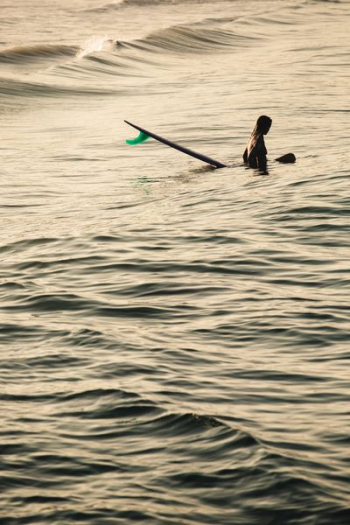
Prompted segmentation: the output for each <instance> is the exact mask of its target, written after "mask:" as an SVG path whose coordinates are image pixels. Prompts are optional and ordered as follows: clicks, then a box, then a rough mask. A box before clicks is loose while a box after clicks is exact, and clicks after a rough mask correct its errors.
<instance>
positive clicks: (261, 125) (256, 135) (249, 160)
mask: <svg viewBox="0 0 350 525" xmlns="http://www.w3.org/2000/svg"><path fill="white" fill-rule="evenodd" d="M271 124H272V119H270V117H267V116H266V115H261V116H260V117H259V118H258V120H257V121H256V124H255V128H254V129H253V131H252V134H251V135H250V139H249V142H248V145H247V147H246V149H245V151H244V153H243V160H244V162H245V163H246V164H248V166H249V167H250V168H257V169H259V171H261V172H262V173H265V174H267V158H266V155H267V150H266V146H265V141H264V135H266V134H267V133H268V132H269V130H270V128H271Z"/></svg>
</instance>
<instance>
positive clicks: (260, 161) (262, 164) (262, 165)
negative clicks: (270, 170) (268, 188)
mask: <svg viewBox="0 0 350 525" xmlns="http://www.w3.org/2000/svg"><path fill="white" fill-rule="evenodd" d="M256 161H257V167H258V168H259V171H263V172H267V158H266V155H265V154H264V153H260V154H259V155H257V156H256Z"/></svg>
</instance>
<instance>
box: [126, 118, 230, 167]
mask: <svg viewBox="0 0 350 525" xmlns="http://www.w3.org/2000/svg"><path fill="white" fill-rule="evenodd" d="M124 122H126V124H129V126H132V127H133V128H135V129H137V130H138V131H139V132H140V133H142V134H143V135H146V136H148V137H152V139H155V140H157V141H158V142H161V143H162V144H165V145H166V146H169V147H170V148H173V149H176V150H178V151H181V153H185V154H186V155H189V156H190V157H194V158H195V159H198V160H201V161H202V162H205V163H206V164H210V165H211V166H214V167H215V168H226V167H227V166H226V164H223V163H222V162H219V161H218V160H215V159H212V158H210V157H207V156H206V155H202V153H197V152H196V151H192V150H191V149H189V148H185V147H184V146H181V145H180V144H176V142H172V141H171V140H168V139H165V138H164V137H161V136H160V135H156V134H155V133H152V132H151V131H148V130H147V129H144V128H141V127H140V126H136V124H132V122H129V121H128V120H124ZM136 140H137V139H136ZM136 140H135V141H128V142H129V144H132V143H135V144H136ZM143 140H145V138H144V137H142V138H141V141H143ZM141 141H140V142H141Z"/></svg>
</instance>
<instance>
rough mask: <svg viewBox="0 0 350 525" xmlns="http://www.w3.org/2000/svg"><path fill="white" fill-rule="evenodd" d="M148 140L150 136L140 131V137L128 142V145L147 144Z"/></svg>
mask: <svg viewBox="0 0 350 525" xmlns="http://www.w3.org/2000/svg"><path fill="white" fill-rule="evenodd" d="M147 139H149V135H147V134H146V133H144V132H143V131H140V135H139V136H138V137H136V139H131V140H127V141H126V143H127V144H130V145H131V146H134V145H135V144H141V142H145V140H147Z"/></svg>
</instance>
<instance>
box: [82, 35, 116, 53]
mask: <svg viewBox="0 0 350 525" xmlns="http://www.w3.org/2000/svg"><path fill="white" fill-rule="evenodd" d="M115 46H116V40H114V39H113V38H110V37H108V36H92V37H91V38H89V39H88V40H86V42H85V43H84V44H83V45H82V46H81V47H80V50H79V51H78V53H77V55H76V56H77V58H84V57H85V56H87V55H91V54H92V53H98V52H99V51H112V50H113V49H114V48H115Z"/></svg>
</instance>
